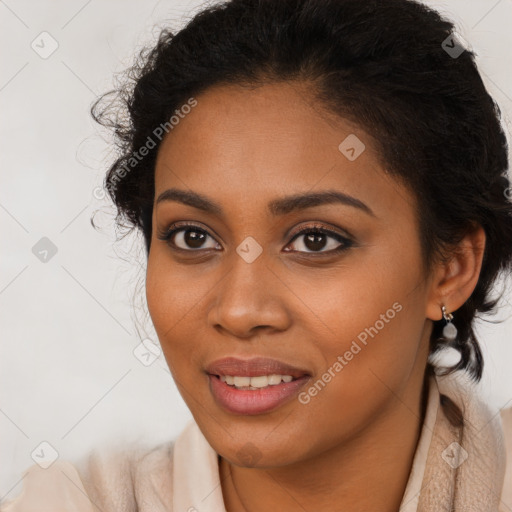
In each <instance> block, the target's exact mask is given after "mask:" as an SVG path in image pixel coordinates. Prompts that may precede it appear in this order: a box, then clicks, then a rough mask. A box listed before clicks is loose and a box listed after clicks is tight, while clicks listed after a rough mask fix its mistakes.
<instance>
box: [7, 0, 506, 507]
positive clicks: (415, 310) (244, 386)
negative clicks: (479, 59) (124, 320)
mask: <svg viewBox="0 0 512 512" xmlns="http://www.w3.org/2000/svg"><path fill="white" fill-rule="evenodd" d="M453 28H454V27H453V24H452V23H451V22H449V21H447V20H446V19H444V18H441V17H440V15H439V14H438V13H437V12H435V11H433V10H431V9H429V8H427V7H425V6H424V5H422V4H420V3H418V2H415V1H411V0H388V1H387V2H378V1H376V0H369V1H366V2H360V1H359V0H321V1H319V0H315V1H313V0H293V1H291V0H279V1H278V0H260V1H255V0H232V1H229V2H227V3H224V4H218V5H216V6H212V7H208V8H206V9H204V11H202V12H201V13H199V14H198V15H196V16H195V17H194V19H193V20H192V21H191V22H190V23H189V24H188V25H187V26H186V27H185V28H184V29H183V30H181V31H180V32H178V33H177V34H175V35H173V34H172V33H170V32H169V31H166V30H164V31H163V32H162V33H161V36H160V39H159V41H158V44H157V45H156V46H155V47H154V48H153V49H152V50H151V51H150V52H148V53H143V54H141V61H140V62H141V63H140V64H139V65H136V66H134V68H133V69H132V70H131V71H132V74H131V75H130V76H131V77H132V78H133V83H132V82H131V81H127V82H126V84H125V85H124V86H122V87H121V89H120V90H119V91H116V92H117V96H116V97H117V99H118V100H119V101H120V102H121V104H119V103H118V102H117V103H113V104H112V105H111V106H110V107H106V108H104V109H103V110H101V109H100V105H101V102H97V103H96V104H95V106H94V107H93V111H92V112H93V116H94V118H95V119H96V120H97V121H98V122H99V123H101V124H103V125H106V126H110V127H112V128H114V130H115V134H116V136H117V137H118V139H117V140H118V142H119V148H120V150H121V154H120V157H119V158H118V159H117V160H116V162H115V163H114V164H113V165H112V166H111V168H110V169H109V172H108V174H107V176H106V180H105V186H106V188H107V190H108V191H109V193H110V196H111V197H112V199H113V201H114V203H115V204H116V206H117V208H118V220H119V222H120V224H126V222H127V223H128V224H129V225H131V226H134V227H135V228H137V229H139V230H140V231H141V232H142V234H143V235H144V240H145V246H146V249H147V256H148V260H147V275H146V294H147V300H148V307H149V312H150V314H151V318H152V321H153V324H154V326H155V329H156V332H157V334H158V337H159V341H160V344H161V346H162V349H163V351H164V354H165V357H166V361H167V364H168V366H169V368H170V370H171V372H172V375H173V377H174V379H175V382H176V384H177V386H178V388H179V390H180V393H181V395H182V396H183V399H184V400H185V402H186V403H187V405H188V407H189V408H190V411H191V413H192V415H193V418H194V419H193V421H192V422H190V423H189V425H188V426H187V427H186V429H185V430H184V431H183V433H182V434H181V435H180V436H179V437H178V439H177V440H173V441H169V442H168V443H164V444H161V445H158V446H154V447H152V449H151V450H148V449H142V448H140V447H130V448H129V449H128V450H127V451H126V452H124V453H110V454H100V453H94V454H91V456H90V457H89V458H87V459H86V460H83V461H81V462H79V463H77V464H74V465H72V464H70V463H69V462H56V463H54V464H53V465H52V466H51V467H50V468H48V469H46V470H42V469H41V468H37V467H33V468H32V469H31V470H30V471H29V472H28V473H27V474H26V476H25V480H24V491H23V493H22V495H21V496H20V497H19V498H18V499H17V500H15V501H13V502H11V503H10V504H7V505H5V506H4V507H3V508H2V510H4V511H6V512H7V511H8V512H12V511H18V510H23V511H29V510H42V509H43V504H44V506H46V507H47V508H46V509H48V510H50V509H51V510H74V511H77V510H79V511H81V512H84V511H93V510H96V509H98V510H102V511H111V510H112V511H113V510H130V511H132V510H133V511H135V510H140V511H145V512H146V511H171V510H172V511H200V512H204V511H212V512H213V511H216V512H218V511H220V512H222V511H227V512H235V511H236V512H238V511H247V512H253V511H263V510H269V509H270V508H273V509H276V510H279V511H280V512H287V511H292V510H293V511H295V510H307V511H312V510H314V511H333V510H343V511H356V510H357V511H360V510H379V511H382V512H394V511H396V510H400V511H402V512H411V511H421V512H426V511H432V512H433V511H436V512H438V511H444V510H446V511H448V510H456V511H469V510H475V511H479V512H484V511H488V512H491V511H492V512H494V511H496V510H500V511H505V510H511V509H512V468H511V467H510V465H509V466H508V468H507V467H506V452H505V450H508V452H509V454H512V409H507V410H505V411H501V413H500V414H495V413H494V412H493V411H491V410H490V408H488V407H487V405H486V404H485V403H484V402H483V400H482V399H481V398H480V397H479V396H478V393H477V388H476V387H475V386H476V384H477V383H478V381H479V380H480V378H481V375H482V370H483V360H482V354H481V351H480V348H479V345H478V340H477V338H476V335H475V332H474V329H473V327H474V320H475V317H476V314H477V313H487V312H493V311H495V310H496V305H497V299H494V300H492V299H491V298H490V293H491V289H492V285H493V284H494V282H495V281H496V279H497V277H498V276H499V275H500V273H507V272H510V270H511V267H512V223H511V212H512V204H511V203H510V202H509V201H508V197H509V195H510V194H509V190H510V189H509V187H510V183H509V181H508V179H507V177H506V174H505V173H506V170H507V166H508V159H507V141H506V138H505V135H504V133H503V130H502V127H501V125H500V120H499V116H500V112H499V108H498V106H497V105H496V104H495V102H494V101H493V99H492V98H491V97H490V96H489V94H488V93H487V91H486V89H485V87H484V85H483V83H482V80H481V78H480V75H479V73H478V71H477V68H476V66H475V62H474V55H473V53H472V52H471V51H470V50H468V49H467V48H465V47H464V46H463V45H462V44H461V42H460V41H459V40H458V39H457V38H456V36H455V34H454V33H453ZM132 86H133V89H132ZM118 108H125V109H126V112H127V113H128V114H129V116H128V117H127V118H126V117H125V118H123V117H122V116H120V115H119V110H118ZM125 121H126V122H125ZM445 350H451V352H452V353H453V352H456V353H457V354H458V356H459V360H458V362H457V363H456V364H454V365H452V366H450V367H446V366H444V367H443V366H442V365H441V364H440V359H439V357H438V356H439V354H443V353H446V352H445ZM510 456H512V455H509V457H510ZM46 509H45V510H46Z"/></svg>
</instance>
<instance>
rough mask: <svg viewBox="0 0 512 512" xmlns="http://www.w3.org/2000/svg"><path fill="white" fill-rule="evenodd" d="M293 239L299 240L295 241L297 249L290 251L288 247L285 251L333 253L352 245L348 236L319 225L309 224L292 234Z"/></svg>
mask: <svg viewBox="0 0 512 512" xmlns="http://www.w3.org/2000/svg"><path fill="white" fill-rule="evenodd" d="M295 240H299V241H300V243H297V246H298V249H297V250H293V251H290V250H289V249H286V248H285V251H286V252H305V253H310V254H314V253H319V254H323V253H332V254H334V253H339V252H342V251H345V250H347V249H348V248H349V247H351V246H352V245H353V242H352V240H350V239H349V238H347V237H345V236H343V235H341V234H340V233H337V232H335V231H332V230H330V229H327V228H324V227H323V226H319V225H315V226H309V227H307V228H305V229H302V230H301V231H299V232H298V233H297V234H296V235H294V237H293V239H292V242H293V241H295ZM289 246H290V244H288V246H287V247H289ZM304 249H305V250H304ZM323 249H326V250H323Z"/></svg>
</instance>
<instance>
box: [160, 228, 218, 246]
mask: <svg viewBox="0 0 512 512" xmlns="http://www.w3.org/2000/svg"><path fill="white" fill-rule="evenodd" d="M209 238H210V239H211V240H212V241H213V244H212V243H210V245H209V246H208V245H205V242H206V241H207V240H208V239H209ZM158 239H160V240H165V241H166V242H167V243H168V244H169V245H170V246H171V247H172V248H174V249H179V250H182V251H194V250H196V251H197V250H201V249H216V248H217V247H220V246H219V244H218V243H216V242H215V241H214V240H213V238H212V237H211V236H210V235H209V234H208V233H207V232H206V231H205V230H204V229H201V228H199V227H198V226H196V225H195V224H188V223H175V224H172V225H171V226H170V228H169V229H167V230H166V231H164V232H160V233H159V234H158Z"/></svg>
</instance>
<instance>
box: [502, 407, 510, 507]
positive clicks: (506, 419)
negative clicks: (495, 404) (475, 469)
mask: <svg viewBox="0 0 512 512" xmlns="http://www.w3.org/2000/svg"><path fill="white" fill-rule="evenodd" d="M500 415H501V424H502V426H503V434H504V440H505V454H506V458H507V465H506V470H505V479H504V482H503V491H502V494H501V506H502V507H504V508H503V510H511V509H512V407H508V408H507V409H502V410H501V412H500ZM501 510H502V509H500V511H501Z"/></svg>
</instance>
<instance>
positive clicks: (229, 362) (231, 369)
mask: <svg viewBox="0 0 512 512" xmlns="http://www.w3.org/2000/svg"><path fill="white" fill-rule="evenodd" d="M206 372H207V373H209V374H211V375H219V376H221V375H231V376H241V377H257V376H258V375H291V376H292V377H295V378H299V377H303V376H305V375H310V374H309V372H308V371H307V370H304V369H302V368H298V367H296V366H292V365H290V364H287V363H283V362H282V361H278V360H277V359H269V358H267V357H253V358H251V359H239V358H236V357H225V358H223V359H217V360H216V361H214V362H213V363H211V364H209V365H208V366H207V367H206Z"/></svg>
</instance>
